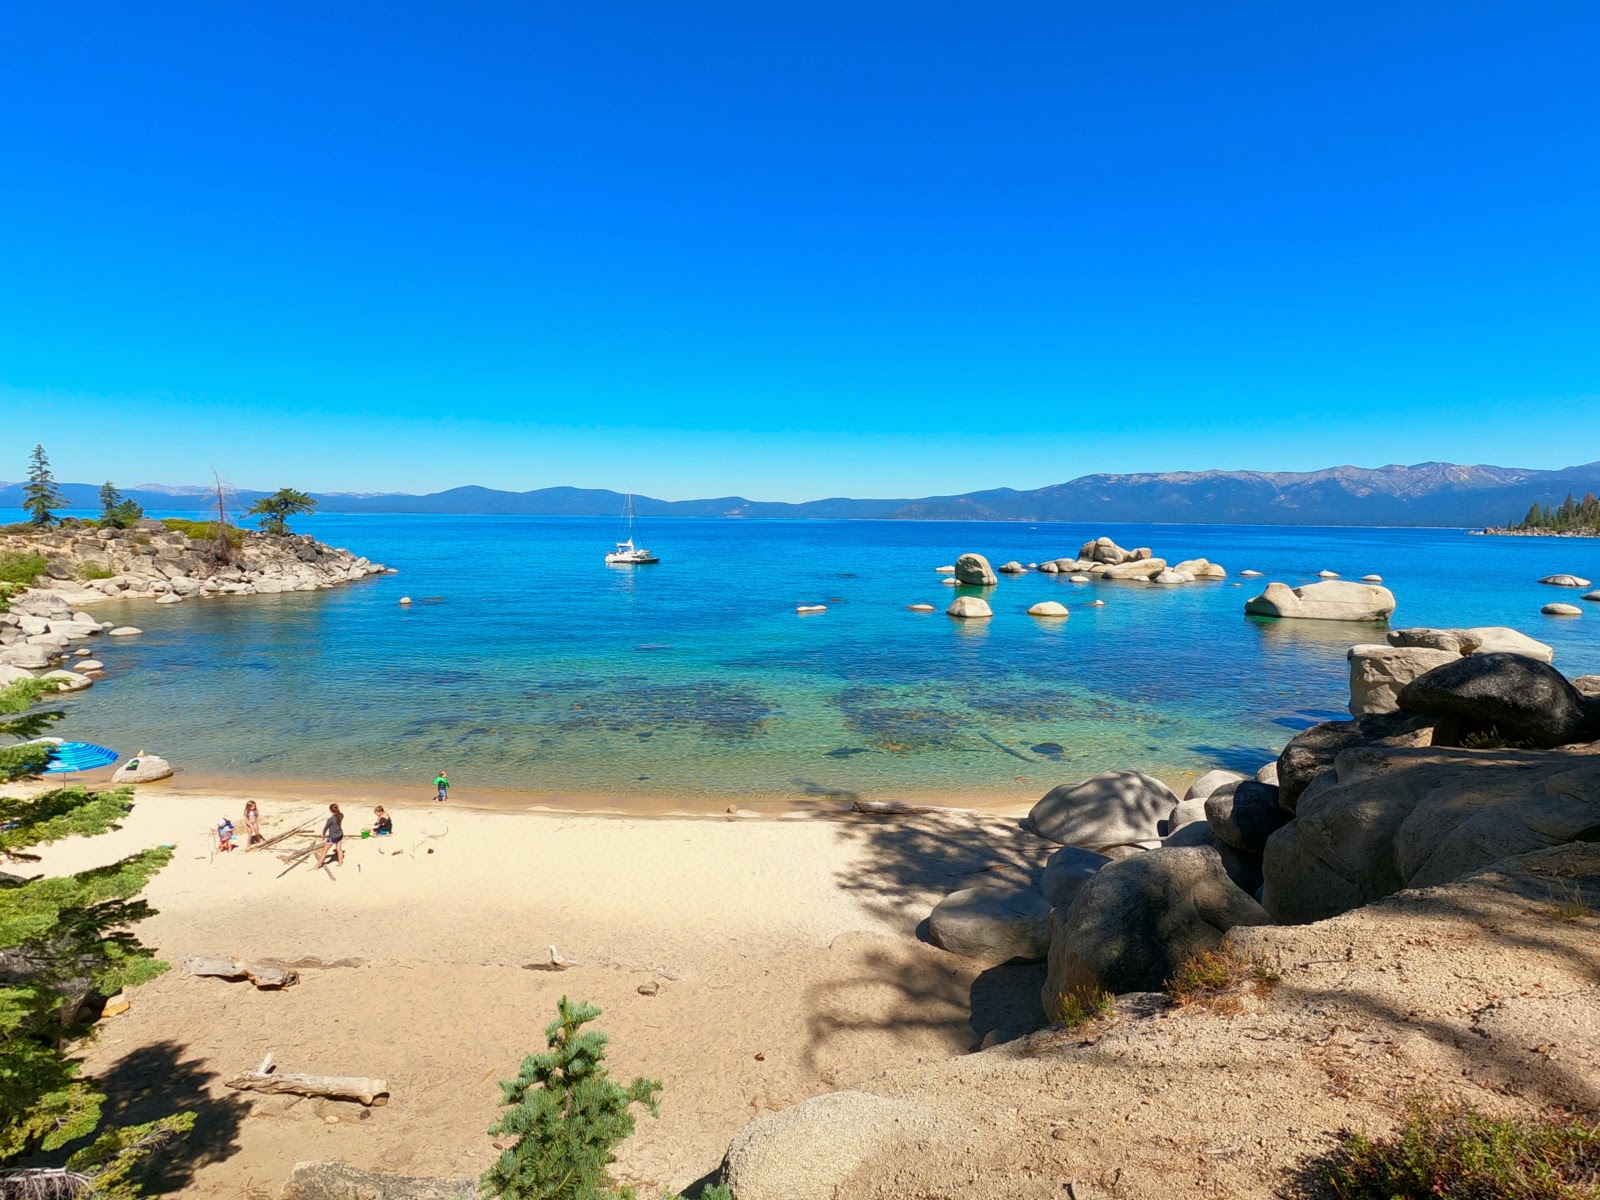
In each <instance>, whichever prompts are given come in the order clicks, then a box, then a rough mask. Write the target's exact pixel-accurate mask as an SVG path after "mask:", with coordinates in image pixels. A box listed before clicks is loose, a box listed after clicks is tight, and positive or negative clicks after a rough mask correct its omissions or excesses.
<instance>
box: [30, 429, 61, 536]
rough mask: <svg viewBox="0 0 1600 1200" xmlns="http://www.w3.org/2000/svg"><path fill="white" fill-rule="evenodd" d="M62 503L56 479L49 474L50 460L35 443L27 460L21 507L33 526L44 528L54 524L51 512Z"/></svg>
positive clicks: (54, 517) (42, 448) (53, 513)
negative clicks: (26, 474)
mask: <svg viewBox="0 0 1600 1200" xmlns="http://www.w3.org/2000/svg"><path fill="white" fill-rule="evenodd" d="M63 503H65V501H63V499H62V497H61V492H60V490H59V489H57V487H56V477H55V476H54V475H52V474H51V473H50V459H49V458H47V457H46V456H45V452H44V447H43V446H41V445H39V444H37V443H35V444H34V447H33V455H32V456H31V457H30V458H29V459H28V482H27V483H25V484H23V485H22V507H23V508H25V509H27V510H28V514H29V517H28V519H29V520H30V521H32V522H33V524H35V525H39V526H45V525H50V524H53V523H54V522H55V519H56V514H55V512H54V511H53V510H54V509H57V508H60V507H61V506H62V504H63Z"/></svg>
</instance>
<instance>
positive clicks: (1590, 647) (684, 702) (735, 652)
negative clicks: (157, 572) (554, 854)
mask: <svg viewBox="0 0 1600 1200" xmlns="http://www.w3.org/2000/svg"><path fill="white" fill-rule="evenodd" d="M300 527H301V528H303V529H306V530H308V531H310V532H313V533H315V534H316V535H317V536H318V537H319V538H322V539H324V540H326V541H329V542H332V543H334V544H336V545H341V546H347V547H349V548H351V549H352V550H354V551H356V552H357V553H360V554H365V555H368V556H369V557H371V558H373V559H375V560H378V561H381V562H384V563H387V564H389V565H391V566H394V567H397V568H399V571H400V574H398V575H392V576H387V577H383V578H380V579H376V580H372V581H368V582H365V583H360V584H355V585H351V586H348V587H344V588H339V589H334V590H329V591H323V592H315V593H293V594H289V595H281V596H260V597H225V598H220V599H214V600H205V601H190V602H188V603H185V604H181V605H168V606H156V605H154V604H152V603H148V602H127V603H118V604H107V605H102V606H100V608H99V612H100V614H101V615H102V616H103V617H104V618H105V619H110V620H115V621H117V622H119V623H121V622H128V623H132V624H136V625H138V626H140V627H141V628H143V629H144V630H145V631H146V633H145V636H144V637H142V638H133V639H126V640H123V639H105V640H103V641H101V642H99V643H98V644H97V646H96V653H97V655H98V656H99V657H100V658H102V659H103V661H105V662H106V664H107V666H108V668H109V672H108V674H107V676H106V677H105V679H104V680H103V681H102V682H100V683H98V684H97V685H96V686H95V687H94V688H93V689H92V690H90V691H88V692H85V693H82V694H81V696H78V697H74V698H72V699H71V700H70V701H68V703H70V704H71V706H72V708H73V710H74V712H73V719H72V721H71V723H70V726H69V729H70V732H71V736H73V737H77V738H83V739H86V740H90V741H95V742H102V743H104V744H107V745H110V746H114V747H117V748H118V749H121V750H123V751H125V752H131V751H133V750H136V749H138V748H140V747H148V748H149V749H151V750H153V751H157V752H159V753H162V754H165V755H167V756H169V757H171V758H172V759H174V760H175V761H176V762H178V763H180V764H181V765H183V766H185V767H187V768H189V769H191V770H194V771H198V772H203V773H212V774H240V775H258V776H275V777H281V778H285V779H312V778H320V779H352V780H362V781H366V782H372V783H380V782H381V783H395V784H416V785H417V786H419V787H424V786H426V781H427V780H429V779H431V778H432V776H433V774H434V773H435V771H437V770H438V769H439V768H447V769H448V770H449V771H450V774H451V777H452V779H453V780H455V783H456V790H457V792H458V793H459V792H462V791H463V790H465V789H471V788H473V787H485V788H487V787H493V788H512V789H518V790H525V791H538V792H575V793H587V794H602V793H609V794H618V795H637V796H662V795H695V796H708V797H717V796H735V795H737V796H740V797H750V796H773V797H794V796H804V795H813V796H815V795H830V794H863V795H879V796H916V795H921V794H930V793H942V794H951V793H954V794H967V795H982V794H988V795H1012V796H1015V797H1016V798H1018V799H1023V798H1027V797H1031V796H1033V795H1037V794H1039V793H1041V792H1042V791H1043V790H1045V788H1047V787H1049V786H1052V785H1054V784H1055V783H1058V782H1061V781H1063V780H1069V779H1075V778H1081V777H1083V776H1085V775H1088V774H1091V773H1093V772H1095V771H1099V770H1102V769H1105V768H1109V767H1120V766H1136V767H1141V768H1143V769H1146V770H1152V769H1153V770H1156V771H1157V772H1158V773H1162V774H1166V775H1168V776H1175V775H1177V774H1180V773H1182V772H1185V771H1197V770H1202V769H1205V768H1207V767H1209V766H1213V765H1218V764H1220V765H1227V766H1236V767H1239V768H1241V769H1245V768H1248V769H1250V770H1254V768H1255V767H1256V766H1258V765H1259V764H1260V763H1262V762H1264V761H1266V760H1267V759H1268V758H1270V757H1272V756H1273V755H1275V754H1276V752H1277V750H1278V749H1279V748H1280V747H1281V745H1282V744H1283V742H1284V741H1285V740H1286V739H1287V738H1288V737H1289V736H1290V734H1291V733H1292V731H1293V730H1295V729H1298V728H1301V727H1303V726H1304V725H1306V724H1308V723H1310V722H1312V721H1315V720H1320V719H1325V718H1328V717H1332V716H1341V715H1344V712H1343V710H1344V705H1345V702H1346V699H1347V689H1346V665H1345V660H1344V651H1345V649H1346V647H1347V646H1349V645H1350V644H1352V643H1353V642H1356V641H1363V640H1381V633H1374V632H1373V631H1372V630H1371V629H1370V627H1361V626H1356V627H1350V626H1342V625H1331V624H1327V623H1321V622H1271V621H1262V620H1257V619H1252V618H1247V617H1245V616H1244V613H1243V605H1244V601H1245V599H1246V597H1248V596H1251V595H1254V594H1255V593H1256V592H1257V591H1259V589H1260V586H1261V585H1263V584H1265V583H1266V582H1267V579H1261V580H1240V579H1239V578H1238V572H1239V571H1240V570H1242V569H1244V568H1254V569H1256V570H1260V571H1263V572H1266V574H1267V577H1268V579H1280V580H1283V581H1285V582H1288V583H1291V584H1298V583H1305V582H1314V581H1315V580H1314V576H1315V573H1316V572H1317V571H1318V570H1320V569H1322V568H1329V569H1331V570H1335V571H1338V572H1340V573H1341V574H1342V575H1344V577H1346V578H1349V579H1354V578H1357V577H1359V576H1361V575H1363V574H1366V573H1368V572H1377V573H1379V574H1381V575H1383V576H1384V579H1385V582H1386V585H1387V586H1389V587H1391V588H1392V589H1393V590H1394V592H1395V593H1396V595H1397V597H1398V599H1399V605H1400V607H1399V611H1398V613H1397V614H1396V617H1395V624H1397V625H1488V624H1497V625H1511V626H1514V627H1516V628H1518V629H1521V630H1523V631H1525V632H1527V633H1530V634H1532V635H1533V636H1535V637H1538V638H1540V639H1542V640H1545V641H1549V642H1551V643H1553V644H1554V645H1555V646H1556V647H1557V657H1556V663H1557V665H1558V666H1560V667H1562V668H1563V669H1564V670H1566V672H1567V673H1568V674H1569V675H1576V674H1582V673H1585V672H1600V605H1588V604H1585V605H1583V607H1584V609H1585V610H1586V611H1585V615H1584V617H1582V618H1578V619H1566V620H1562V619H1555V618H1547V617H1543V616H1541V615H1540V613H1539V608H1540V606H1541V605H1542V604H1545V603H1548V602H1549V601H1551V600H1556V599H1562V600H1574V599H1575V597H1574V594H1573V593H1570V592H1568V591H1566V590H1564V589H1555V588H1550V587H1545V586H1541V585H1539V584H1538V583H1537V582H1536V580H1537V579H1538V578H1539V577H1540V576H1541V575H1546V574H1550V573H1552V572H1556V571H1566V572H1574V573H1577V574H1579V575H1583V576H1587V577H1588V578H1591V579H1600V542H1595V541H1580V540H1574V539H1535V538H1484V537H1475V536H1469V535H1466V534H1464V533H1461V532H1458V531H1445V530H1416V529H1305V528H1301V529H1285V528H1274V527H1262V526H1172V525H1164V526H1132V525H1122V526H1112V525H1106V526H1094V527H1090V526H1081V525H1039V526H1029V525H1025V524H1011V523H1004V524H990V523H959V524H947V523H937V524H935V523H916V522H869V521H863V522H796V521H775V522H756V521H748V522H747V521H713V520H663V521H656V522H652V523H651V524H650V525H649V526H648V527H647V529H646V531H645V532H646V534H647V537H646V538H645V541H646V544H648V545H650V546H651V547H652V548H653V549H655V550H656V551H657V552H658V553H660V554H661V556H662V558H663V561H662V562H661V563H660V564H659V565H656V566H648V567H636V568H608V567H606V566H604V565H603V563H602V561H601V555H602V553H603V551H604V550H605V549H607V548H608V543H609V541H610V540H611V538H612V536H613V534H614V530H615V522H613V521H598V520H590V519H580V518H521V517H371V516H363V517H341V516H331V515H330V516H323V517H317V518H312V519H310V520H306V521H303V522H302V523H301V526H300ZM1101 533H1108V534H1110V535H1111V536H1113V537H1114V538H1115V539H1116V540H1117V541H1118V542H1119V543H1121V544H1122V545H1125V546H1151V547H1153V548H1154V550H1155V552H1156V553H1157V554H1158V555H1162V556H1164V557H1166V558H1168V559H1169V560H1177V559H1181V558H1190V557H1196V556H1202V555H1203V556H1205V557H1208V558H1210V559H1212V560H1213V561H1217V562H1220V563H1222V564H1223V565H1224V566H1226V567H1227V568H1228V570H1229V571H1230V572H1232V575H1230V578H1229V579H1228V580H1227V581H1225V582H1217V583H1205V584H1192V585H1188V586H1185V587H1181V588H1156V587H1151V586H1147V585H1139V584H1119V583H1098V584H1089V585H1083V584H1071V583H1067V582H1065V580H1064V578H1060V577H1055V576H1045V575H1039V574H1028V575H1025V576H1020V577H1016V578H1008V577H1006V576H1001V580H1000V584H999V586H998V587H996V588H994V589H991V590H990V591H989V593H988V595H989V599H990V603H991V604H992V605H993V607H994V609H995V616H994V618H993V620H990V621H984V622H965V623H963V622H958V621H954V620H951V619H949V618H947V617H946V616H945V615H944V611H943V610H944V608H945V606H946V605H947V604H948V603H949V601H950V598H951V596H952V594H954V593H956V591H957V589H955V588H952V587H949V586H946V585H944V584H943V583H942V582H941V577H940V576H939V575H937V574H935V572H934V568H935V567H936V566H938V565H940V564H945V563H951V562H953V561H954V560H955V557H956V555H957V554H959V553H960V552H962V551H964V550H975V551H979V552H982V553H985V554H987V555H988V556H989V558H990V560H991V561H992V562H993V563H995V564H996V565H998V564H1000V563H1001V562H1004V561H1006V560H1007V559H1012V558H1016V559H1020V560H1021V561H1022V562H1024V563H1027V562H1033V561H1038V560H1042V559H1047V558H1054V557H1059V556H1061V555H1071V554H1073V553H1075V552H1076V550H1077V548H1078V546H1079V545H1080V544H1081V543H1082V542H1083V541H1084V540H1086V539H1087V538H1089V537H1091V536H1094V535H1097V534H1101ZM1235 584H1242V585H1243V586H1234V585H1235ZM402 595H410V596H411V597H413V598H414V600H415V603H414V604H413V605H411V606H410V607H409V608H404V607H401V606H400V605H399V604H398V603H397V601H398V600H399V598H400V597H401V596H402ZM1095 598H1100V599H1103V600H1105V602H1106V603H1105V607H1104V608H1089V607H1083V606H1084V605H1085V604H1086V602H1087V601H1089V600H1091V599H1095ZM1047 599H1054V600H1060V601H1061V602H1063V603H1065V604H1067V605H1068V606H1069V607H1070V608H1071V610H1072V615H1071V617H1070V619H1068V620H1066V621H1041V620H1038V619H1035V618H1032V617H1029V616H1027V615H1026V613H1025V611H1024V610H1025V609H1026V608H1027V607H1028V605H1030V604H1032V603H1034V602H1036V601H1039V600H1047ZM918 601H926V602H928V603H932V604H934V605H936V606H937V609H938V611H936V612H933V613H913V612H908V611H906V607H905V606H906V605H908V604H912V603H916V602H918ZM808 603H822V604H827V605H828V606H829V607H828V611H827V612H825V613H819V614H812V615H808V616H797V615H796V614H795V612H794V608H795V606H796V605H797V604H808Z"/></svg>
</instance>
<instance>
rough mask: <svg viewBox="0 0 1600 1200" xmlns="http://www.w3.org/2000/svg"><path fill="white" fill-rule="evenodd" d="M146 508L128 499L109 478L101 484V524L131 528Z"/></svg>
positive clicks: (108, 526) (111, 527) (108, 527)
mask: <svg viewBox="0 0 1600 1200" xmlns="http://www.w3.org/2000/svg"><path fill="white" fill-rule="evenodd" d="M142 516H144V509H143V508H142V507H140V506H139V505H138V504H137V503H135V502H134V501H132V500H129V499H126V498H125V497H124V496H123V494H122V493H121V492H119V491H117V489H116V486H115V485H114V484H113V483H112V482H111V481H110V480H109V479H108V480H106V481H105V482H104V483H102V484H101V485H100V524H101V525H103V526H104V527H105V528H107V529H131V528H133V523H134V522H135V521H137V520H138V519H139V518H140V517H142Z"/></svg>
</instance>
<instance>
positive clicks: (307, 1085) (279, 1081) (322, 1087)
mask: <svg viewBox="0 0 1600 1200" xmlns="http://www.w3.org/2000/svg"><path fill="white" fill-rule="evenodd" d="M268 1057H269V1058H270V1057H271V1056H270V1055H269V1056H268ZM227 1086H228V1087H231V1088H234V1089H235V1090H237V1091H241V1092H272V1093H287V1094H289V1095H292V1096H320V1097H322V1098H323V1099H325V1100H355V1101H357V1102H359V1103H361V1104H365V1105H369V1106H370V1105H383V1104H387V1103H389V1081H388V1080H387V1079H369V1078H367V1077H366V1076H363V1075H304V1074H300V1073H297V1072H294V1071H284V1072H282V1073H281V1074H280V1073H278V1072H275V1071H245V1072H244V1073H243V1074H241V1075H235V1076H234V1077H233V1078H232V1079H230V1080H228V1082H227Z"/></svg>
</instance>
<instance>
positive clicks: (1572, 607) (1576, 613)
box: [1539, 604, 1583, 617]
mask: <svg viewBox="0 0 1600 1200" xmlns="http://www.w3.org/2000/svg"><path fill="white" fill-rule="evenodd" d="M1539 611H1540V612H1542V613H1543V614H1544V615H1545V616H1547V617H1581V616H1583V609H1581V608H1579V607H1578V606H1577V605H1576V604H1546V605H1545V606H1544V607H1543V608H1541V609H1540V610H1539Z"/></svg>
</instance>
